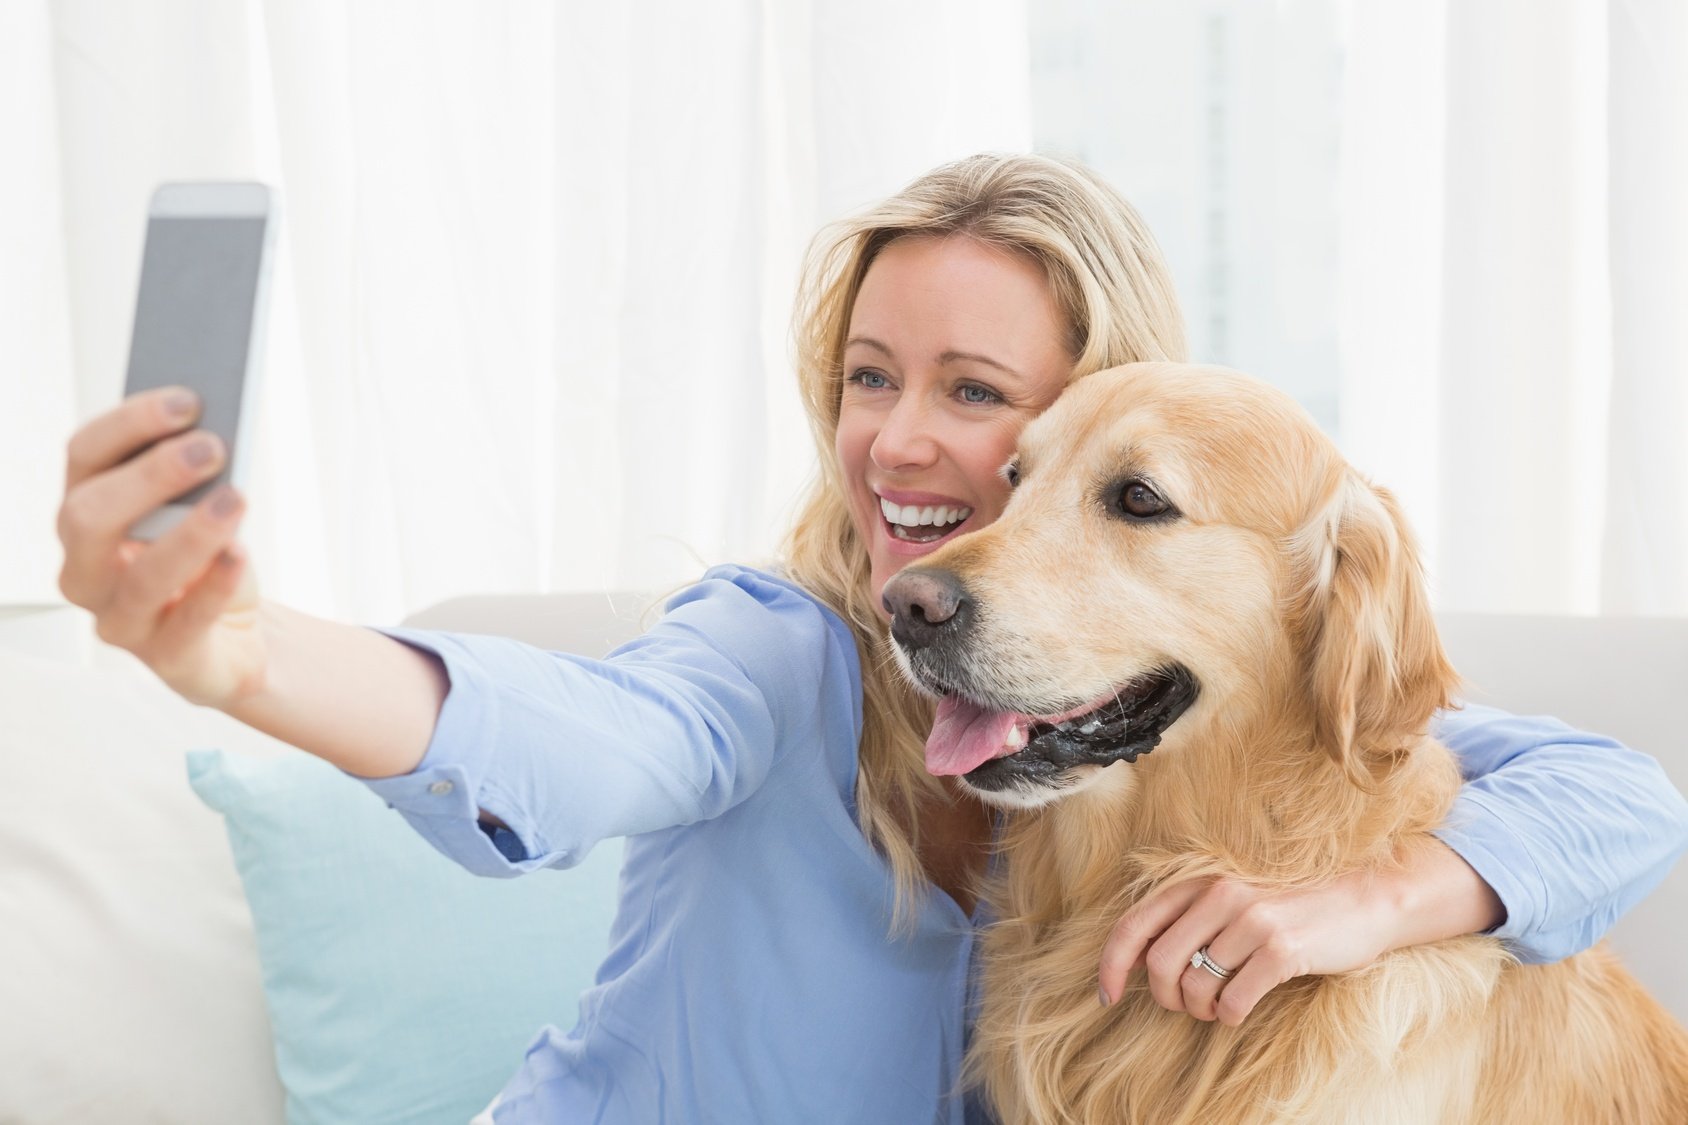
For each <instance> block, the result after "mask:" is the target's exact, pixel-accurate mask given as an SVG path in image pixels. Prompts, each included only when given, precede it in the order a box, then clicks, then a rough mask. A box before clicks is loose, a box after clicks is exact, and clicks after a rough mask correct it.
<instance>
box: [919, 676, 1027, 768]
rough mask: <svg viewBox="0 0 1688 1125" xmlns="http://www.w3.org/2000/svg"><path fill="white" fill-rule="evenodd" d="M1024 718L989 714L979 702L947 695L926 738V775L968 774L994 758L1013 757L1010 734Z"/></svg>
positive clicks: (1006, 712) (1009, 712)
mask: <svg viewBox="0 0 1688 1125" xmlns="http://www.w3.org/2000/svg"><path fill="white" fill-rule="evenodd" d="M1024 719H1025V716H1024V715H1020V714H1016V713H1015V712H1013V711H987V710H985V709H984V708H983V707H980V706H979V705H978V704H976V703H969V702H967V701H966V700H964V699H958V698H957V697H955V696H953V695H946V696H944V698H943V699H942V701H940V702H939V704H938V714H937V717H936V718H935V719H934V720H933V721H932V733H931V734H930V735H928V736H927V738H926V772H927V773H930V774H934V775H936V776H938V777H943V776H945V775H946V774H964V773H968V772H970V771H972V770H974V769H977V768H978V767H979V766H980V765H981V764H982V763H984V762H988V761H990V760H991V759H992V758H1000V757H1003V756H1004V755H1006V754H1012V753H1013V752H1014V751H1013V749H1012V748H1011V747H1009V746H1008V745H1007V743H1008V734H1009V732H1010V731H1012V730H1013V729H1014V727H1015V726H1016V725H1018V724H1019V723H1021V722H1022V721H1023V720H1024Z"/></svg>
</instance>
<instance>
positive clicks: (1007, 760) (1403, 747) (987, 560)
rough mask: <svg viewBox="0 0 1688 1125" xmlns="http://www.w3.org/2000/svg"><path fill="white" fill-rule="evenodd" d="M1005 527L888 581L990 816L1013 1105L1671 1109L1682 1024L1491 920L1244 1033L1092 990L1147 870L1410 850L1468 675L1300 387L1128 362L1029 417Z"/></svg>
mask: <svg viewBox="0 0 1688 1125" xmlns="http://www.w3.org/2000/svg"><path fill="white" fill-rule="evenodd" d="M1004 472H1005V474H1006V475H1007V476H1008V477H1009V479H1010V483H1012V484H1014V485H1015V492H1014V496H1013V499H1012V501H1011V502H1010V504H1009V506H1008V508H1007V510H1006V512H1005V513H1004V514H1003V516H1002V518H1001V519H1000V520H998V521H997V522H996V523H994V524H992V525H991V526H989V527H987V528H985V529H983V530H981V531H979V532H976V533H974V534H971V535H968V536H966V537H964V538H961V539H958V540H957V541H956V542H954V543H952V544H949V545H947V546H945V547H944V548H943V549H941V550H939V551H937V552H935V553H934V554H932V555H931V556H929V557H927V558H925V559H922V560H921V562H920V564H919V565H918V566H914V567H911V568H908V569H907V570H905V571H904V572H903V573H902V574H900V575H898V576H897V577H896V578H895V579H893V581H892V582H891V583H889V584H888V585H887V587H886V604H887V607H888V608H891V609H892V610H893V611H894V613H893V621H892V633H893V637H894V638H895V646H894V647H895V649H896V651H897V657H898V659H899V661H900V662H901V663H902V665H903V669H904V671H905V672H906V673H907V674H908V675H909V676H910V677H911V678H912V680H913V681H914V682H915V683H916V684H918V685H920V686H921V687H922V688H923V689H924V690H926V691H927V692H929V693H931V694H933V695H935V696H937V697H939V699H940V704H939V714H938V721H937V723H936V724H935V726H934V734H933V741H932V743H931V744H930V745H929V747H928V754H927V757H928V766H929V768H931V769H933V770H934V772H939V773H952V774H958V775H960V776H961V777H962V779H963V782H964V783H965V784H966V785H967V786H969V787H970V788H971V789H972V790H974V791H975V792H977V793H979V794H980V795H981V796H983V797H984V798H985V799H986V800H988V801H991V802H993V803H995V804H997V805H1000V806H1003V807H1006V808H1008V809H1010V810H1011V811H1010V812H1009V813H1008V814H1007V816H1008V823H1007V826H1006V827H1005V829H1004V831H1003V836H1002V848H1003V856H1002V862H1001V864H1000V871H999V873H998V875H997V876H996V877H995V878H994V880H993V881H992V883H991V885H990V886H988V887H987V888H986V892H985V893H986V895H987V898H988V899H989V901H990V903H991V906H992V908H993V910H994V912H995V916H996V918H997V921H996V922H995V924H994V925H993V926H992V927H991V928H990V929H989V930H988V931H987V932H986V934H985V935H984V937H983V938H982V941H983V945H982V948H981V955H982V957H983V959H984V960H983V969H982V971H983V974H984V975H983V1001H982V1009H981V1012H980V1016H979V1019H978V1022H977V1025H976V1029H975V1034H974V1040H973V1044H972V1047H971V1050H970V1054H969V1059H968V1072H969V1075H970V1076H971V1077H972V1079H973V1080H975V1081H980V1082H982V1083H983V1085H984V1088H985V1092H986V1094H987V1095H988V1097H989V1099H990V1101H991V1102H992V1103H994V1105H995V1107H996V1109H997V1111H998V1112H999V1113H1000V1114H1001V1116H1002V1118H1003V1120H1004V1121H1006V1122H1010V1123H1019V1122H1153V1123H1155V1125H1169V1123H1174V1122H1192V1123H1195V1122H1200V1123H1208V1122H1224V1123H1230V1122H1266V1121H1272V1122H1278V1121H1297V1122H1331V1123H1342V1125H1352V1123H1364V1125H1374V1123H1379V1122H1482V1123H1489V1122H1511V1121H1517V1122H1579V1123H1580V1122H1624V1123H1627V1125H1635V1123H1642V1122H1649V1123H1650V1122H1659V1123H1669V1122H1675V1123H1681V1122H1688V1035H1685V1034H1684V1032H1683V1030H1682V1028H1681V1027H1680V1026H1679V1025H1678V1024H1677V1023H1676V1022H1675V1021H1674V1020H1673V1019H1672V1018H1671V1017H1670V1016H1669V1015H1668V1014H1667V1013H1666V1012H1665V1011H1664V1010H1663V1009H1662V1008H1661V1007H1660V1006H1659V1005H1658V1004H1657V1003H1656V1002H1655V1001H1653V1000H1652V999H1651V998H1650V997H1649V996H1647V995H1646V993H1645V992H1644V991H1643V990H1642V989H1641V987H1640V986H1639V985H1638V984H1637V983H1636V981H1635V980H1634V979H1633V978H1632V977H1631V976H1630V975H1629V974H1628V973H1627V972H1625V971H1624V970H1623V969H1622V968H1621V967H1620V966H1619V965H1618V964H1617V963H1616V961H1615V960H1614V959H1613V958H1612V957H1611V956H1610V955H1609V954H1607V953H1606V952H1605V951H1604V950H1601V949H1598V948H1597V949H1594V950H1591V951H1589V952H1586V953H1582V954H1580V955H1578V956H1576V957H1572V958H1570V959H1569V960H1567V961H1564V962H1561V963H1559V964H1553V965H1536V966H1524V965H1519V964H1517V963H1516V962H1515V961H1514V960H1513V959H1512V958H1510V957H1509V956H1508V954H1507V953H1506V952H1505V951H1504V950H1503V949H1502V947H1501V945H1500V943H1499V942H1498V941H1496V940H1494V939H1490V938H1483V937H1476V936H1473V937H1465V938H1459V939H1455V940H1451V941H1443V942H1437V943H1434V944H1430V945H1423V946H1418V947H1414V948H1409V949H1403V950H1400V951H1397V952H1394V953H1390V954H1387V955H1386V956H1384V957H1383V958H1382V959H1381V960H1379V961H1378V962H1376V963H1375V964H1373V965H1372V966H1370V967H1369V968H1366V969H1363V970H1360V971H1357V972H1352V973H1345V974H1340V975H1334V976H1323V977H1301V978H1297V979H1295V980H1292V981H1289V982H1287V983H1285V984H1282V985H1280V986H1278V987H1277V988H1275V989H1273V990H1272V991H1271V992H1270V993H1268V994H1267V995H1266V997H1265V998H1264V999H1262V1000H1261V1001H1260V1003H1259V1005H1258V1006H1257V1007H1256V1008H1255V1010H1254V1011H1253V1012H1252V1013H1251V1014H1250V1016H1249V1017H1248V1018H1247V1019H1246V1020H1245V1021H1243V1023H1242V1025H1241V1026H1240V1027H1237V1028H1231V1027H1227V1026H1224V1025H1223V1024H1220V1023H1217V1022H1213V1023H1208V1022H1201V1021H1198V1020H1196V1019H1194V1018H1192V1017H1190V1016H1188V1015H1184V1014H1182V1013H1174V1012H1170V1011H1167V1010H1165V1009H1163V1008H1161V1007H1160V1006H1159V1005H1158V1004H1157V1003H1156V1002H1155V1001H1154V999H1153V998H1152V997H1151V996H1150V994H1149V992H1148V990H1147V988H1146V986H1145V984H1144V982H1143V978H1142V974H1141V972H1138V973H1136V974H1134V975H1133V978H1132V981H1131V983H1130V985H1129V986H1128V987H1127V990H1126V993H1125V995H1124V996H1123V997H1121V998H1120V999H1119V1000H1118V1001H1116V1002H1115V1003H1114V1004H1112V1005H1111V1006H1108V1007H1106V1008H1104V1007H1102V1006H1100V1005H1099V1004H1098V1003H1097V1001H1096V974H1097V963H1098V957H1099V955H1100V951H1101V949H1102V947H1103V944H1104V942H1105V940H1106V939H1107V936H1108V934H1109V932H1110V929H1111V928H1112V926H1113V925H1114V923H1115V922H1116V921H1117V920H1118V919H1119V917H1120V915H1121V914H1123V913H1124V912H1125V910H1126V909H1127V908H1128V907H1129V906H1131V904H1132V903H1134V902H1136V901H1138V900H1139V899H1140V898H1141V897H1142V896H1143V895H1145V894H1146V893H1148V892H1149V891H1150V890H1152V889H1153V888H1155V887H1156V886H1157V885H1160V884H1162V883H1164V882H1166V881H1168V880H1177V879H1185V878H1191V877H1196V876H1225V877H1229V878H1233V879H1240V880H1244V881H1247V882H1249V883H1251V884H1254V885H1257V886H1261V887H1266V888H1288V887H1306V886H1312V885H1316V884H1318V883H1320V882H1323V881H1325V880H1329V879H1331V878H1333V877H1335V876H1337V875H1340V874H1343V873H1347V872H1352V871H1354V870H1356V869H1367V868H1370V869H1378V868H1381V867H1382V866H1384V865H1387V864H1390V863H1391V862H1396V860H1395V859H1394V858H1393V857H1396V856H1397V855H1399V854H1401V852H1402V850H1403V849H1405V848H1410V847H1412V846H1413V845H1414V842H1415V841H1418V842H1421V843H1422V842H1425V841H1428V839H1429V833H1430V831H1431V829H1432V828H1434V827H1436V826H1437V825H1438V824H1440V823H1441V822H1442V821H1443V819H1444V817H1445V816H1446V815H1447V813H1448V810H1449V806H1450V803H1451V801H1452V800H1453V798H1454V795H1455V792H1456V790H1457V788H1458V785H1459V780H1460V779H1459V774H1458V770H1457V768H1456V765H1455V762H1454V760H1453V756H1452V754H1451V753H1450V752H1449V751H1448V750H1447V749H1446V748H1445V747H1443V746H1441V745H1440V744H1438V743H1437V742H1435V741H1433V740H1432V739H1431V738H1430V737H1429V736H1428V734H1427V733H1426V732H1427V730H1428V725H1429V722H1430V718H1431V715H1432V713H1433V712H1434V711H1435V710H1436V709H1437V708H1440V707H1445V706H1447V705H1448V701H1449V698H1450V693H1451V692H1452V691H1453V690H1454V689H1455V687H1456V684H1457V680H1456V677H1455V674H1454V672H1453V669H1452V668H1451V667H1449V665H1448V662H1447V659H1446V657H1445V656H1444V655H1443V652H1442V647H1441V644H1440V642H1439V640H1438V639H1437V636H1436V631H1435V627H1434V622H1433V621H1432V618H1431V614H1430V607H1429V604H1428V601H1427V598H1426V595H1425V591H1424V588H1423V583H1422V579H1421V575H1420V571H1419V566H1418V562H1417V560H1416V557H1415V555H1414V551H1413V546H1412V542H1411V539H1410V536H1409V533H1408V531H1407V529H1406V528H1405V526H1404V525H1403V523H1402V520H1401V516H1400V513H1399V511H1398V510H1397V508H1396V505H1395V503H1394V501H1393V500H1392V498H1391V497H1390V496H1389V494H1388V493H1387V492H1385V491H1383V490H1381V489H1378V488H1374V487H1372V486H1371V485H1369V484H1368V483H1367V482H1366V481H1365V480H1364V479H1362V478H1361V477H1360V476H1359V475H1358V474H1357V473H1356V472H1355V471H1354V470H1353V469H1352V468H1351V467H1350V466H1349V465H1348V464H1347V463H1346V462H1345V461H1344V460H1343V459H1342V457H1341V455H1340V454H1339V453H1338V452H1337V450H1336V448H1335V446H1334V445H1333V444H1332V443H1331V442H1330V441H1329V440H1328V439H1327V438H1326V437H1325V436H1324V435H1323V434H1322V433H1320V431H1319V429H1318V427H1317V426H1316V425H1315V424H1314V422H1313V421H1312V419H1311V418H1310V417H1309V416H1308V415H1307V414H1306V412H1305V411H1303V410H1302V409H1301V408H1300V407H1299V406H1298V405H1296V404H1295V403H1294V402H1293V401H1292V400H1290V399H1289V398H1288V397H1287V396H1286V395H1283V394H1281V393H1279V392H1277V391H1275V390H1273V389H1272V388H1270V387H1268V386H1267V385H1265V384H1263V383H1261V382H1259V381H1257V380H1254V379H1250V378H1248V377H1245V376H1242V375H1239V374H1237V373H1235V372H1230V371H1225V370H1221V369H1217V368H1201V367H1189V366H1180V365H1173V364H1161V363H1155V364H1133V365H1131V366H1128V367H1122V368H1117V369H1114V370H1112V371H1107V372H1102V373H1099V374H1096V375H1092V376H1090V377H1089V378H1086V379H1083V380H1081V381H1079V382H1078V383H1076V384H1074V385H1073V386H1072V387H1071V388H1069V389H1068V390H1067V391H1066V392H1065V394H1063V395H1062V397H1061V399H1060V401H1059V402H1058V403H1057V404H1056V405H1055V406H1054V407H1053V408H1051V409H1050V410H1049V411H1048V412H1047V413H1046V414H1045V415H1044V416H1042V417H1041V418H1039V419H1038V420H1036V421H1035V422H1033V423H1032V424H1031V425H1030V426H1028V427H1027V429H1026V431H1025V433H1024V435H1023V436H1022V439H1021V441H1020V445H1019V450H1018V453H1017V455H1016V459H1015V461H1013V462H1011V463H1010V465H1009V466H1007V467H1006V468H1005V470H1004Z"/></svg>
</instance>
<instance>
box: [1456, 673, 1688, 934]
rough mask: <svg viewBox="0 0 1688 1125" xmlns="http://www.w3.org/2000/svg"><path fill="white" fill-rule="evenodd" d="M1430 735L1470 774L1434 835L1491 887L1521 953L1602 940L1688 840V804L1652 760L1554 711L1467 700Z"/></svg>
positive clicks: (1498, 929) (1505, 931)
mask: <svg viewBox="0 0 1688 1125" xmlns="http://www.w3.org/2000/svg"><path fill="white" fill-rule="evenodd" d="M1431 733H1432V734H1434V735H1435V736H1436V738H1438V739H1439V740H1440V741H1441V742H1443V743H1444V744H1445V745H1447V746H1448V747H1449V748H1450V749H1452V750H1453V752H1454V753H1455V754H1456V755H1457V756H1458V757H1459V761H1460V771H1461V773H1462V774H1463V775H1464V777H1465V779H1466V783H1465V785H1464V786H1463V787H1462V788H1461V789H1460V792H1459V796H1458V797H1457V798H1456V800H1455V801H1454V806H1453V809H1452V810H1451V812H1450V813H1449V815H1448V819H1447V822H1446V823H1445V824H1444V825H1443V826H1442V828H1440V829H1439V830H1438V831H1437V833H1436V835H1437V836H1438V838H1440V839H1441V840H1442V841H1443V842H1444V843H1446V844H1447V845H1448V846H1449V847H1451V848H1453V849H1454V851H1456V852H1458V853H1459V854H1460V855H1461V856H1462V857H1463V858H1464V859H1465V861H1466V862H1467V863H1469V864H1471V866H1472V867H1473V868H1474V869H1475V870H1476V871H1477V874H1478V875H1480V876H1482V877H1483V879H1484V880H1485V881H1486V882H1487V883H1488V884H1489V886H1491V887H1493V888H1494V891H1495V893H1496V894H1497V895H1499V896H1500V900H1501V903H1502V904H1503V905H1504V906H1505V907H1506V920H1505V921H1504V922H1503V923H1502V924H1501V925H1500V926H1498V927H1496V928H1495V929H1494V930H1492V931H1490V933H1492V934H1493V935H1494V936H1496V937H1499V938H1502V939H1503V940H1504V941H1505V942H1506V943H1507V945H1508V947H1509V948H1510V949H1511V950H1512V952H1513V953H1514V954H1515V955H1516V956H1517V957H1518V958H1519V960H1521V961H1525V962H1529V963H1541V962H1547V961H1557V960H1560V959H1562V958H1565V957H1569V956H1570V955H1571V954H1573V953H1577V952H1580V951H1582V950H1584V949H1587V948H1588V947H1589V946H1591V945H1593V944H1594V943H1595V942H1596V941H1599V940H1600V938H1601V937H1602V936H1604V935H1605V933H1606V931H1607V930H1609V929H1611V927H1612V924H1613V923H1614V922H1616V921H1617V920H1618V918H1619V917H1620V916H1621V915H1622V914H1623V913H1624V912H1625V911H1626V910H1628V909H1629V908H1630V907H1632V906H1634V905H1635V904H1636V903H1637V902H1639V901H1641V899H1642V898H1644V897H1645V896H1646V895H1647V893H1648V892H1649V891H1651V890H1652V889H1653V888H1654V887H1656V886H1658V884H1659V883H1660V881H1661V880H1663V879H1664V877H1665V874H1666V873H1667V872H1668V871H1669V870H1670V868H1671V865H1672V864H1673V863H1675V862H1676V860H1677V857H1678V856H1680V855H1681V854H1682V852H1683V850H1684V848H1685V847H1688V802H1684V800H1683V798H1682V795H1681V794H1680V793H1678V792H1677V791H1676V789H1675V787H1673V786H1672V785H1671V783H1670V781H1669V779H1668V778H1666V776H1665V773H1664V770H1663V769H1662V768H1660V766H1659V764H1658V763H1657V762H1655V761H1654V760H1653V759H1652V758H1650V757H1648V756H1647V755H1645V754H1641V753H1638V752H1636V751H1634V750H1630V749H1628V748H1627V747H1625V746H1622V745H1620V744H1619V743H1617V742H1614V741H1612V740H1611V739H1609V738H1603V737H1601V736H1599V735H1593V734H1585V733H1583V732H1581V731H1577V730H1573V729H1572V728H1571V727H1569V726H1566V725H1565V724H1564V723H1562V722H1560V721H1559V720H1557V719H1552V718H1545V717H1528V718H1526V717H1522V716H1518V715H1509V714H1507V713H1506V712H1504V711H1500V710H1497V709H1496V708H1493V707H1484V706H1479V705H1477V704H1467V705H1465V706H1464V707H1462V708H1461V709H1460V710H1457V711H1447V712H1443V713H1442V714H1440V715H1438V716H1437V720H1436V723H1435V725H1434V726H1433V728H1432V732H1431Z"/></svg>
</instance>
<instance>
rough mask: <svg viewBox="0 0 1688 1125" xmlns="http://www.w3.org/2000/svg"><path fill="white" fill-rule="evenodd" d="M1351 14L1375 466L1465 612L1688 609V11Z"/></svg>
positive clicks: (1367, 406)
mask: <svg viewBox="0 0 1688 1125" xmlns="http://www.w3.org/2000/svg"><path fill="white" fill-rule="evenodd" d="M1344 16H1345V19H1346V32H1347V43H1346V48H1347V50H1346V62H1345V74H1344V84H1343V92H1344V121H1343V184H1342V192H1341V198H1342V208H1341V210H1342V278H1343V292H1344V307H1343V310H1342V317H1341V322H1342V325H1343V336H1342V371H1343V382H1342V388H1341V419H1342V421H1341V432H1342V438H1343V443H1344V445H1345V446H1346V447H1347V449H1348V451H1349V453H1350V456H1351V457H1352V458H1353V459H1354V460H1355V461H1356V462H1357V463H1359V464H1360V465H1361V466H1362V467H1363V468H1365V469H1367V470H1368V471H1370V472H1371V473H1372V474H1373V475H1374V476H1375V477H1376V478H1377V479H1379V480H1380V481H1383V482H1385V483H1387V484H1389V485H1390V486H1392V487H1394V488H1395V489H1396V491H1397V492H1399V493H1400V494H1401V495H1402V497H1403V500H1404V501H1405V503H1406V507H1407V510H1408V513H1409V515H1410V516H1411V517H1412V518H1413V519H1414V521H1415V523H1416V525H1417V527H1418V529H1419V532H1420V535H1421V538H1422V539H1423V540H1424V541H1425V546H1426V549H1427V550H1426V554H1427V558H1428V561H1429V565H1430V570H1431V576H1432V579H1433V584H1434V587H1435V589H1436V591H1437V603H1438V605H1439V606H1440V607H1441V608H1443V609H1458V610H1489V611H1519V612H1562V613H1596V612H1598V613H1617V614H1625V613H1643V614H1688V202H1685V201H1688V5H1684V4H1682V3H1681V0H1609V2H1599V0H1481V2H1477V3H1463V2H1449V0H1433V2H1432V0H1384V2H1378V0H1348V2H1347V3H1346V5H1345V12H1344Z"/></svg>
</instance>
